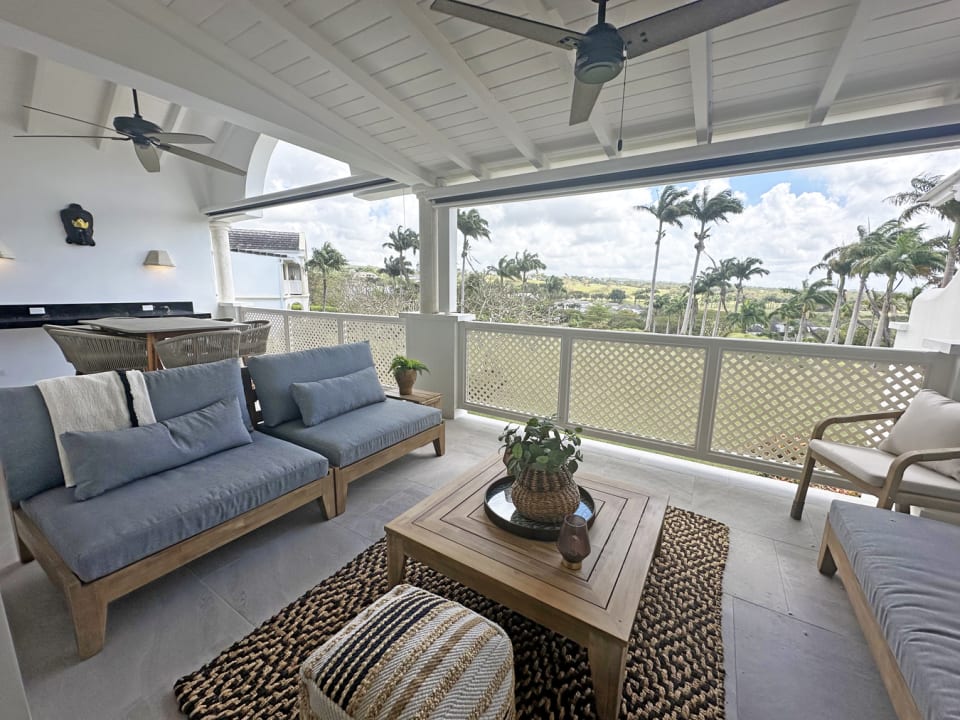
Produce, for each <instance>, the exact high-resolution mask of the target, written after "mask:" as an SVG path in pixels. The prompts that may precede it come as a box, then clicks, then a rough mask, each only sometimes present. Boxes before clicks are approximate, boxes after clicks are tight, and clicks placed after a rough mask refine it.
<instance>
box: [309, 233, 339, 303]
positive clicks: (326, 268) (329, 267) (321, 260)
mask: <svg viewBox="0 0 960 720" xmlns="http://www.w3.org/2000/svg"><path fill="white" fill-rule="evenodd" d="M346 264H347V258H346V257H344V255H343V253H342V252H340V251H339V250H337V249H336V248H335V247H334V246H333V245H331V244H330V243H329V242H325V243H324V244H323V247H320V248H314V249H313V254H312V255H311V256H310V259H309V260H307V263H306V268H307V272H319V273H320V279H321V281H322V283H323V305H322V307H323V311H324V312H326V310H327V273H330V272H340V271H341V270H343V268H344V267H345V266H346Z"/></svg>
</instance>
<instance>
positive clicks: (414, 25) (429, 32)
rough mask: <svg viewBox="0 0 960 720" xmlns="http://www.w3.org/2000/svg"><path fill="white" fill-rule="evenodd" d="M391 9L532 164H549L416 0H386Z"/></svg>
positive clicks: (394, 17)
mask: <svg viewBox="0 0 960 720" xmlns="http://www.w3.org/2000/svg"><path fill="white" fill-rule="evenodd" d="M386 2H387V3H388V4H389V7H390V9H391V10H394V11H395V12H394V13H392V15H393V19H394V20H396V21H397V22H399V23H402V24H403V25H405V26H406V27H405V30H406V31H407V32H409V33H410V35H412V36H414V37H416V38H418V39H419V41H420V42H421V43H422V44H423V46H424V48H426V49H427V50H428V51H429V52H430V53H431V55H433V56H434V58H435V59H436V60H437V61H438V62H439V64H440V66H441V67H442V68H443V69H444V70H445V71H446V72H448V73H450V74H451V75H452V76H453V78H454V79H455V80H456V81H457V85H458V86H459V87H460V88H461V89H462V90H464V91H465V92H466V93H467V95H468V96H469V97H470V99H471V100H472V101H473V102H474V103H475V104H476V106H477V108H478V109H479V110H480V112H482V113H484V114H485V115H486V116H487V117H488V118H489V119H490V121H491V122H493V124H494V125H496V126H497V129H498V130H500V132H501V133H503V135H504V136H505V137H506V138H507V139H508V140H510V142H512V143H513V145H514V147H516V148H517V150H518V151H519V152H520V154H521V155H523V156H524V157H525V158H526V159H527V160H528V161H529V162H530V164H531V165H533V166H534V167H535V168H537V169H542V168H545V167H547V166H548V163H547V160H546V158H544V157H543V154H542V153H541V152H540V150H539V148H537V146H536V144H535V143H534V142H533V140H531V139H530V137H529V136H528V135H527V134H526V132H524V130H523V128H521V127H520V124H519V123H518V122H517V121H516V120H515V119H514V117H513V115H511V114H510V111H508V110H507V109H506V108H505V107H504V106H503V105H502V104H501V103H500V101H499V100H497V98H496V97H494V95H493V93H492V92H490V90H489V89H488V88H487V86H486V85H484V84H483V81H482V80H480V78H478V77H477V76H476V75H475V74H474V72H473V70H471V69H470V66H469V65H467V62H466V60H464V59H463V58H462V57H460V54H459V53H458V52H457V51H456V50H455V49H454V47H453V46H452V45H451V44H450V43H449V42H447V39H446V38H445V37H444V36H443V33H441V32H440V31H439V30H438V29H437V26H436V25H435V24H434V23H433V21H432V20H431V19H430V18H428V17H427V16H426V14H425V13H424V11H423V10H421V9H420V8H419V7H418V6H417V4H416V2H414V0H386Z"/></svg>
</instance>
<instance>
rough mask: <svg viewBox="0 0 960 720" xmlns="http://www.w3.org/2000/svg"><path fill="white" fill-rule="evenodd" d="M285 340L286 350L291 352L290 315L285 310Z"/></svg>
mask: <svg viewBox="0 0 960 720" xmlns="http://www.w3.org/2000/svg"><path fill="white" fill-rule="evenodd" d="M283 342H284V348H283V349H284V350H285V351H286V352H290V346H291V343H290V315H289V314H287V313H286V312H283Z"/></svg>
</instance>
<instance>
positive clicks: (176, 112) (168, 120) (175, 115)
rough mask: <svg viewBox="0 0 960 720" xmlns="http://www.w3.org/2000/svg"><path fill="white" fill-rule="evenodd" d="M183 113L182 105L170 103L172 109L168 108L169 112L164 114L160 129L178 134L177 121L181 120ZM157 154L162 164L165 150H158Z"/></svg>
mask: <svg viewBox="0 0 960 720" xmlns="http://www.w3.org/2000/svg"><path fill="white" fill-rule="evenodd" d="M182 112H183V106H182V105H178V104H177V103H170V107H168V108H167V111H166V112H165V113H164V114H163V122H161V123H160V127H162V128H163V130H164V132H176V127H177V120H179V119H180V114H181V113H182ZM157 154H158V155H159V156H160V160H161V162H162V161H163V156H164V152H163V150H157Z"/></svg>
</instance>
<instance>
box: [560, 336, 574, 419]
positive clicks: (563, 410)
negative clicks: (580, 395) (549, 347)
mask: <svg viewBox="0 0 960 720" xmlns="http://www.w3.org/2000/svg"><path fill="white" fill-rule="evenodd" d="M572 371H573V338H572V337H571V336H570V335H568V334H563V335H561V336H560V387H559V388H558V393H557V418H558V420H559V424H560V425H566V424H567V423H569V422H570V377H571V374H572Z"/></svg>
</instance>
